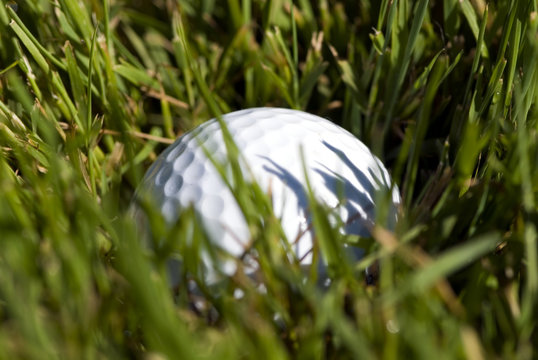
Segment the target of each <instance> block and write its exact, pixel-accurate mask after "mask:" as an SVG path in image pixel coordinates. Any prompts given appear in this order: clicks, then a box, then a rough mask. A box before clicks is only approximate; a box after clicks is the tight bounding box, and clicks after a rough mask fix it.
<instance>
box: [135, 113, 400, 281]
mask: <svg viewBox="0 0 538 360" xmlns="http://www.w3.org/2000/svg"><path fill="white" fill-rule="evenodd" d="M222 120H224V122H225V124H226V127H227V128H228V129H229V131H230V133H231V135H232V138H233V140H234V142H235V144H236V145H237V147H238V149H239V151H240V156H239V158H238V159H237V161H238V162H239V164H240V167H241V169H242V173H243V175H244V177H245V179H246V180H247V181H252V180H255V181H256V182H257V183H258V184H259V185H260V187H261V189H262V190H264V191H267V192H268V193H270V194H271V200H272V205H273V210H274V213H275V215H276V216H277V217H278V218H279V219H281V224H282V228H283V231H284V233H285V235H286V237H287V239H288V241H289V243H290V248H291V249H292V251H293V252H294V255H295V256H296V257H297V258H298V259H300V261H301V263H302V264H303V265H309V264H311V263H312V261H313V260H312V259H313V257H312V248H313V244H314V241H315V234H314V230H313V229H312V227H311V217H310V211H309V200H308V190H307V186H306V180H305V171H304V169H305V168H306V176H307V177H308V180H309V182H310V184H311V187H312V192H313V194H314V196H315V198H316V200H317V201H318V202H320V203H322V204H324V205H326V206H327V207H328V208H330V209H332V210H331V213H333V214H335V216H338V217H339V218H340V220H341V221H338V222H335V224H337V223H340V224H344V225H343V226H341V229H340V231H341V232H342V233H345V234H355V235H359V236H369V230H370V229H371V227H372V226H373V225H374V222H375V220H376V200H377V199H379V198H381V196H378V195H379V194H380V193H385V194H387V193H388V194H389V196H388V197H389V198H390V201H389V204H388V207H389V209H388V210H389V211H388V213H389V215H388V218H387V219H386V223H384V224H380V225H382V226H386V227H389V228H390V227H392V226H393V225H394V222H395V220H396V212H397V206H398V204H399V203H400V196H399V193H398V190H397V188H396V186H395V185H393V184H392V182H391V179H390V176H389V174H388V172H387V170H386V169H385V167H384V166H383V164H382V163H381V161H380V160H379V159H378V158H376V157H375V156H374V155H373V154H372V153H371V152H370V150H369V149H368V148H367V147H366V146H365V145H364V144H363V143H362V142H360V141H359V140H358V139H357V138H355V137H354V136H353V135H352V134H351V133H349V132H348V131H346V130H344V129H342V128H341V127H339V126H337V125H335V124H334V123H332V122H330V121H329V120H326V119H323V118H321V117H318V116H315V115H312V114H308V113H305V112H302V111H296V110H288V109H280V108H253V109H246V110H241V111H236V112H232V113H229V114H226V115H223V116H222ZM204 149H205V150H204ZM206 154H210V155H211V157H212V158H213V159H214V160H215V161H217V162H218V163H221V164H226V162H227V161H228V156H227V152H226V146H225V143H224V140H223V136H222V131H221V127H220V124H219V122H218V121H217V120H216V119H213V120H210V121H208V122H206V123H204V124H202V125H200V126H198V127H197V128H195V129H194V130H193V131H191V132H188V133H186V134H184V135H183V136H181V137H180V138H179V139H177V141H176V142H174V143H173V144H172V145H171V146H169V147H168V148H167V149H166V150H165V151H164V152H163V153H162V154H161V155H160V156H159V157H158V158H157V160H156V161H155V163H154V164H153V165H152V166H151V167H150V169H149V170H148V172H147V174H146V175H145V177H144V179H143V182H142V184H141V186H140V188H139V189H138V193H140V192H144V193H148V194H149V195H150V197H151V198H152V200H153V202H154V204H155V205H156V208H157V209H159V210H160V211H161V212H162V214H163V216H164V218H165V219H166V221H167V222H169V223H174V221H176V220H177V218H178V216H179V214H180V212H181V211H182V209H186V208H187V207H189V206H191V205H192V206H193V207H194V209H195V212H196V214H197V216H198V218H199V220H200V223H201V224H202V225H203V227H204V229H205V231H206V232H207V234H208V237H209V240H210V241H211V242H212V244H213V245H214V246H216V247H219V248H220V249H222V250H225V252H226V253H228V254H230V255H231V256H232V257H235V258H239V257H240V256H242V255H243V254H244V253H245V251H246V250H247V249H248V248H249V247H250V246H251V241H252V239H251V234H250V232H249V228H248V226H247V223H246V221H245V218H244V216H243V213H242V212H241V210H240V208H239V206H238V203H237V201H236V200H235V198H234V195H233V193H232V191H231V190H230V188H229V187H228V186H227V185H226V183H225V181H224V180H223V178H222V176H221V175H220V174H219V172H218V171H217V170H216V168H215V166H214V164H213V163H212V162H211V161H210V159H209V158H208V157H207V156H206ZM225 168H226V169H227V172H229V170H230V167H229V164H228V165H225ZM228 179H229V180H231V176H229V177H228ZM385 198H386V197H385ZM348 248H349V249H350V252H356V254H355V255H354V257H355V258H356V257H359V256H360V255H361V252H360V249H356V248H355V247H351V246H350V247H348ZM201 255H202V262H203V264H204V266H205V267H206V268H207V269H206V274H207V276H206V279H205V281H207V282H208V283H209V284H214V283H216V282H218V281H219V276H218V275H217V272H216V271H215V267H216V266H217V267H218V269H219V271H218V272H219V273H223V274H225V275H232V274H233V273H234V272H235V271H236V268H237V266H236V265H237V262H234V261H231V260H224V261H222V262H219V264H218V265H215V264H214V263H213V262H212V260H211V258H210V257H209V256H208V254H206V253H202V254H201ZM249 266H250V267H252V266H253V267H255V266H256V265H255V264H254V265H253V264H250V265H249ZM322 266H323V265H322ZM173 277H174V276H173V275H172V278H173ZM175 281H178V280H177V279H176V280H172V282H175Z"/></svg>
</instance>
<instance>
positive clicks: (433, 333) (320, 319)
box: [0, 0, 538, 359]
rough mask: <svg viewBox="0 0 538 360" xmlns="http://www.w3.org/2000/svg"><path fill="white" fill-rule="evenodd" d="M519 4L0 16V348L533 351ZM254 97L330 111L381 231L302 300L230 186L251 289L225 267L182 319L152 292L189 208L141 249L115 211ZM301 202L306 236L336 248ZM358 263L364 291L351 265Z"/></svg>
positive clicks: (8, 352)
mask: <svg viewBox="0 0 538 360" xmlns="http://www.w3.org/2000/svg"><path fill="white" fill-rule="evenodd" d="M537 11H538V5H537V3H536V1H535V0H534V1H523V0H520V1H508V0H500V1H496V2H489V3H487V2H485V1H483V0H473V1H472V0H447V1H433V0H432V1H427V0H420V1H408V0H399V1H387V0H383V1H381V2H375V1H369V0H362V1H324V0H322V1H319V2H315V3H312V2H308V1H302V0H298V1H296V2H295V3H292V2H291V1H283V0H272V1H237V0H230V1H227V2H215V1H209V0H203V1H199V2H193V1H183V0H179V1H168V0H166V1H165V0H163V1H153V2H149V1H148V2H142V1H123V2H120V1H114V0H104V1H90V2H80V1H75V0H57V1H48V0H34V1H25V2H15V1H4V2H3V3H2V6H0V246H1V251H0V324H1V325H0V354H2V357H5V358H39V359H44V358H58V357H60V358H123V357H136V358H153V357H155V358H157V357H161V356H163V357H167V358H197V357H200V358H233V359H236V358H254V357H255V358H278V359H282V358H361V359H362V358H384V359H394V358H426V359H431V358H434V357H435V358H476V359H489V358H505V357H506V358H523V359H530V358H534V357H536V347H535V344H537V343H538V335H537V331H536V319H537V315H538V314H537V311H538V246H537V227H536V224H537V223H538V213H537V205H536V204H537V200H538V199H537V193H538V187H537V184H538V171H536V169H537V168H538V147H537V136H538V131H537V130H538V121H537V119H538V116H537V115H538V114H537V110H536V100H537V99H538V71H537V69H538V60H537V59H538V13H537ZM264 105H268V106H283V107H290V108H298V109H303V110H307V111H309V112H312V113H316V114H319V115H321V116H324V117H328V118H330V119H332V120H333V121H335V122H337V123H339V124H341V125H342V126H344V127H346V128H347V129H349V130H350V131H352V132H353V133H354V134H355V135H357V136H358V137H359V138H360V139H361V140H363V141H364V142H365V143H366V144H367V145H369V146H370V147H371V148H372V149H373V150H374V152H375V153H376V154H378V155H379V156H380V157H381V158H382V159H384V161H385V163H386V164H387V165H388V167H389V168H390V169H391V172H392V175H393V178H394V180H395V181H396V182H397V183H398V185H399V187H400V189H401V192H402V197H403V200H404V201H403V205H402V209H401V215H400V220H399V223H398V226H397V228H396V230H395V231H394V232H389V231H387V230H385V229H381V228H376V229H375V230H374V231H373V234H372V239H360V240H359V241H360V242H361V244H364V245H365V246H367V247H368V249H369V251H368V254H367V256H366V257H365V259H364V260H363V261H362V262H360V263H359V264H352V265H353V266H352V267H351V269H347V268H346V267H347V265H349V264H346V263H342V264H341V265H340V267H341V268H340V267H339V265H338V262H336V264H335V265H334V266H335V269H334V271H335V272H334V273H335V274H338V276H337V277H336V278H335V279H334V281H333V282H332V284H331V286H330V287H329V288H328V289H327V290H326V291H322V290H321V289H320V288H319V287H318V286H317V285H316V282H315V274H312V275H313V277H312V278H309V279H308V280H307V281H303V274H304V273H303V272H302V271H301V269H300V268H299V266H298V264H295V263H293V262H290V261H287V257H286V256H285V255H283V253H282V249H280V250H279V249H274V248H271V247H270V246H269V247H267V246H263V244H271V243H274V242H272V241H271V239H278V238H279V236H280V232H279V227H278V224H277V223H275V221H276V219H275V217H274V215H273V214H272V212H271V210H270V206H269V205H268V201H267V198H266V195H264V194H263V193H262V192H261V191H260V189H259V188H256V187H255V186H254V185H249V184H245V185H244V186H245V188H242V189H239V190H238V191H240V192H241V193H242V194H243V195H242V196H243V197H244V199H245V200H244V211H245V212H246V213H247V214H251V215H252V217H251V218H252V221H251V226H252V231H253V238H254V239H255V240H256V241H258V242H257V243H258V244H262V245H260V246H259V248H257V251H258V252H259V257H260V260H259V261H260V264H261V268H262V269H263V277H264V281H265V283H266V287H267V292H266V293H261V292H260V291H258V290H257V289H256V285H255V284H253V283H252V282H251V281H250V280H249V279H248V278H245V277H244V276H242V275H241V272H239V273H238V274H237V276H234V277H232V278H231V279H229V285H228V286H225V287H224V288H223V289H221V291H220V292H219V294H218V296H217V295H215V293H212V291H211V289H202V291H204V292H205V293H206V300H207V301H208V302H209V305H210V306H208V307H206V308H198V309H194V308H193V307H192V306H191V305H192V302H193V299H191V298H188V297H187V296H186V295H185V291H182V290H184V289H182V288H181V286H186V285H185V284H183V285H181V286H180V288H179V289H176V290H178V291H176V293H174V292H173V291H171V290H170V289H169V287H168V283H167V279H166V277H167V274H166V260H167V259H168V258H169V257H170V256H173V254H174V253H176V252H177V250H178V249H179V250H181V251H183V252H184V253H183V255H184V258H186V259H190V261H191V263H189V264H186V266H187V267H189V269H191V270H192V272H193V273H196V269H198V267H197V255H198V253H197V252H196V247H185V244H184V243H182V242H181V240H180V239H183V238H185V236H186V234H191V236H194V238H195V239H196V241H199V242H200V244H202V245H200V246H203V243H204V241H205V240H204V239H205V236H204V231H203V229H202V228H200V227H199V225H198V224H197V223H196V221H194V216H193V214H192V212H191V211H186V212H185V213H184V214H183V215H182V216H181V218H180V220H179V221H178V223H177V225H176V226H175V227H174V228H173V229H167V228H166V227H165V226H164V225H163V220H162V219H161V218H160V217H159V216H158V215H157V214H154V216H152V219H151V221H150V222H151V224H152V230H153V231H154V233H156V234H158V235H159V236H161V238H163V239H165V241H164V242H163V244H161V246H158V247H156V248H155V250H154V251H151V252H150V251H148V250H147V249H144V248H143V247H142V246H141V239H140V237H141V236H140V234H139V232H138V231H137V229H136V224H135V221H133V219H132V218H130V216H129V213H128V212H127V207H128V204H129V202H130V199H131V198H132V194H133V192H134V189H135V188H136V186H137V185H138V183H139V182H140V179H141V177H142V175H143V173H144V171H145V169H147V167H148V166H149V164H150V163H151V162H152V160H154V159H155V158H156V156H157V155H158V153H159V152H160V151H161V150H162V149H163V148H164V147H165V145H166V144H169V143H170V142H171V141H172V140H173V139H174V138H176V137H177V136H178V135H180V134H181V133H183V132H184V131H187V130H189V129H191V128H193V127H194V126H196V125H197V124H200V123H201V122H203V121H205V120H207V119H209V118H211V117H214V116H217V115H218V114H222V113H225V112H228V111H231V110H233V109H240V108H246V107H251V106H264ZM251 186H254V188H251ZM249 194H250V195H249ZM315 210H316V214H317V215H316V216H318V219H319V221H318V223H319V225H318V226H320V227H321V230H322V231H319V232H318V233H319V234H320V236H322V235H321V234H327V235H326V236H324V237H323V238H322V239H320V243H321V244H323V243H325V244H333V245H334V244H335V242H334V240H335V238H338V236H339V235H338V234H336V233H335V232H334V231H333V229H331V228H330V226H329V225H328V222H326V221H323V217H324V216H325V215H326V214H325V215H324V210H323V209H315ZM318 212H319V213H318ZM260 220H263V221H260ZM193 234H194V235H193ZM369 240H370V241H369ZM372 240H373V241H372ZM336 244H337V243H336ZM322 250H323V249H322ZM331 251H336V254H333V256H337V257H338V256H342V255H341V252H342V251H343V250H342V248H341V247H339V246H335V247H332V248H331ZM339 252H340V255H338V254H339ZM376 260H378V261H379V262H380V266H381V272H380V279H379V281H378V283H377V285H376V286H367V285H366V282H365V279H364V275H363V272H362V271H361V269H364V268H365V267H366V266H368V265H369V264H371V263H372V262H373V261H376ZM236 289H241V290H242V292H243V294H244V295H243V297H242V298H241V299H240V300H237V299H236V298H235V297H234V291H235V290H236ZM215 312H217V313H218V316H215V314H214V313H215ZM275 314H278V316H275Z"/></svg>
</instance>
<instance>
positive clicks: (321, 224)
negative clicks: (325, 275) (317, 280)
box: [300, 147, 343, 276]
mask: <svg viewBox="0 0 538 360" xmlns="http://www.w3.org/2000/svg"><path fill="white" fill-rule="evenodd" d="M300 154H301V162H302V167H303V174H304V178H305V184H306V191H307V195H308V204H309V211H310V215H311V217H312V225H313V227H314V232H315V239H316V243H317V245H318V246H319V248H320V250H321V254H322V256H323V259H324V260H325V262H326V263H327V268H328V271H329V276H334V275H336V274H335V272H337V271H339V269H341V268H342V267H341V266H342V265H343V264H342V262H341V261H339V256H338V254H339V253H340V249H339V246H338V244H337V243H336V242H337V238H338V236H337V234H336V233H335V231H334V229H332V226H331V223H330V222H329V219H328V213H327V211H326V210H325V209H324V208H323V206H322V205H321V204H320V203H319V202H318V201H317V200H316V197H315V196H314V192H313V189H312V185H311V184H310V180H309V177H308V171H307V168H306V162H305V158H304V150H303V148H302V147H301V148H300ZM315 246H316V245H315V244H314V247H315Z"/></svg>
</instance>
